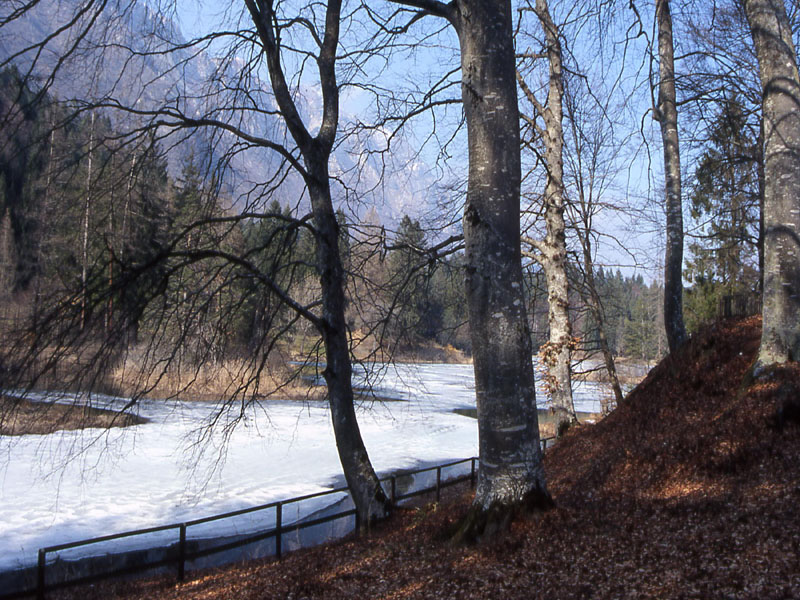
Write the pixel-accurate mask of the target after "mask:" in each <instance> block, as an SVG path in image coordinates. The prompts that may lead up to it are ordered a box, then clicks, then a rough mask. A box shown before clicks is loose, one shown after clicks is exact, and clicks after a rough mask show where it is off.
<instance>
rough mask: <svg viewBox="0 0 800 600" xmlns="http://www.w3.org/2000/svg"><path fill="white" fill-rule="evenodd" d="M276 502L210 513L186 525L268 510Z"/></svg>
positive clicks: (276, 503) (273, 506) (275, 504)
mask: <svg viewBox="0 0 800 600" xmlns="http://www.w3.org/2000/svg"><path fill="white" fill-rule="evenodd" d="M278 504H280V502H270V503H269V504H262V505H261V506H253V507H250V508H241V509H239V510H232V511H231V512H226V513H222V514H221V515H212V516H210V517H203V518H201V519H194V520H193V521H186V526H187V527H191V526H192V525H202V524H203V523H209V522H211V521H216V520H219V519H227V518H230V517H238V516H239V515H246V514H247V513H251V512H258V511H260V510H269V509H270V508H275V506H277V505H278Z"/></svg>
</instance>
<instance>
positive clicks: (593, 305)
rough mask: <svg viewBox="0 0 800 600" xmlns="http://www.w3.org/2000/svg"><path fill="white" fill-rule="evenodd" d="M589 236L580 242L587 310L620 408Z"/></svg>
mask: <svg viewBox="0 0 800 600" xmlns="http://www.w3.org/2000/svg"><path fill="white" fill-rule="evenodd" d="M589 235H590V232H589V231H586V238H585V239H583V240H581V247H582V249H583V265H584V271H585V272H586V275H585V277H586V285H587V286H588V288H589V298H588V304H589V310H590V311H591V313H592V317H593V318H594V320H595V323H597V337H598V340H599V342H600V351H601V352H602V353H603V361H604V362H605V365H606V372H607V373H608V378H609V380H610V381H611V389H612V390H613V392H614V400H615V401H616V403H617V406H620V405H622V401H623V399H624V397H623V395H622V386H620V384H619V377H618V376H617V366H616V364H615V363H614V355H613V354H612V352H611V348H610V347H609V345H608V337H607V336H606V320H605V315H604V314H603V303H602V300H601V299H600V294H599V293H598V292H597V285H596V283H595V279H594V261H593V260H592V247H591V242H590V241H589ZM600 403H601V406H602V410H603V414H608V413H609V412H611V411H610V407H609V406H608V402H607V401H606V400H604V399H601V400H600Z"/></svg>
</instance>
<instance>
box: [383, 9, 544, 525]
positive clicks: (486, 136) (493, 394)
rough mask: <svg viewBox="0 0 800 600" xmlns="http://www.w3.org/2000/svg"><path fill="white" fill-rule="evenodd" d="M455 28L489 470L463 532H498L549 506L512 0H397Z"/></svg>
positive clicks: (481, 423) (473, 328) (473, 318)
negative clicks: (527, 260) (525, 235)
mask: <svg viewBox="0 0 800 600" xmlns="http://www.w3.org/2000/svg"><path fill="white" fill-rule="evenodd" d="M397 3H398V4H403V5H406V6H411V7H414V8H416V9H419V10H420V11H421V12H420V13H417V14H416V15H415V16H414V17H412V18H413V19H415V20H416V19H418V18H420V17H421V16H424V15H435V16H438V17H442V18H445V19H447V21H448V22H449V23H450V24H451V25H452V26H453V28H454V29H455V31H456V33H457V35H458V40H459V44H460V49H461V89H462V102H463V106H464V114H465V118H466V123H467V133H468V140H469V184H468V189H467V200H466V206H465V209H464V220H463V223H464V243H465V248H466V295H467V305H468V314H469V325H470V336H471V338H472V348H473V364H474V368H475V393H476V400H477V407H478V436H479V451H480V470H479V475H478V487H477V491H476V494H475V499H474V500H473V504H472V510H471V511H470V514H469V515H468V517H467V518H466V520H465V521H464V523H463V524H462V527H461V530H460V533H459V534H458V536H457V537H459V538H462V539H474V538H480V537H484V536H490V535H492V534H493V533H494V532H496V531H497V530H498V529H499V528H503V527H505V526H507V525H508V523H509V522H510V520H511V518H512V517H513V515H514V514H515V512H516V511H517V510H518V509H520V508H522V507H525V508H534V507H547V506H550V505H551V503H552V500H551V499H550V496H549V494H548V493H547V490H546V486H545V478H544V471H543V468H542V462H541V460H542V456H541V449H540V447H539V426H538V418H537V412H536V401H535V390H534V380H533V368H532V364H531V346H530V332H529V331H528V324H527V318H526V314H525V301H524V298H523V287H522V266H521V249H520V214H519V197H520V177H521V167H520V137H519V110H518V105H517V90H516V77H515V66H514V44H513V37H512V14H511V2H510V1H503V2H492V3H489V2H484V1H483V0H456V1H455V2H451V3H449V4H445V3H443V2H439V1H438V0H407V1H406V0H398V2H397Z"/></svg>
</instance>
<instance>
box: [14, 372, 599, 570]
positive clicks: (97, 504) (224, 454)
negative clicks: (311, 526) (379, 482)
mask: <svg viewBox="0 0 800 600" xmlns="http://www.w3.org/2000/svg"><path fill="white" fill-rule="evenodd" d="M374 390H375V393H376V394H377V395H379V396H381V397H388V398H395V399H397V400H399V401H391V402H364V403H361V404H360V406H359V409H358V416H359V423H360V426H361V432H362V435H363V437H364V441H365V443H366V445H367V449H368V450H369V454H370V458H371V459H372V462H373V465H374V466H375V469H376V470H377V471H378V472H379V474H386V473H389V472H391V471H394V470H397V469H404V468H405V469H407V468H413V467H415V466H418V465H419V464H420V463H426V464H436V463H442V462H446V461H450V460H455V459H461V458H468V457H470V456H474V455H476V454H477V452H478V445H477V443H478V440H477V425H476V421H475V420H474V419H471V418H468V417H464V416H460V415H458V414H455V413H454V412H453V410H454V409H458V408H462V409H463V408H474V406H475V398H474V383H473V376H472V366H471V365H451V364H438V365H435V364H426V365H396V366H390V367H387V368H386V370H385V372H384V373H383V374H382V378H381V379H380V380H379V381H378V382H377V383H375V385H374ZM602 393H605V390H604V389H603V386H602V385H601V384H595V383H584V384H578V385H577V386H576V389H575V400H576V409H577V410H579V411H586V412H599V411H600V402H599V397H600V395H601V394H602ZM34 399H35V397H34ZM537 400H538V402H539V404H540V407H544V406H545V404H544V402H545V395H544V394H543V393H542V392H541V390H537ZM65 401H69V398H65ZM92 404H93V405H94V406H100V407H121V406H123V405H124V404H125V400H124V399H118V398H111V397H106V396H93V397H92ZM214 409H215V405H214V404H209V403H191V402H170V403H166V402H160V401H155V400H147V401H143V402H142V403H141V404H140V407H139V414H140V415H141V416H143V417H146V418H148V419H150V422H149V423H146V424H144V425H137V426H135V427H129V428H125V429H114V430H109V431H105V430H99V429H88V430H83V431H70V432H59V433H56V434H53V435H47V436H43V435H27V436H20V437H14V438H11V437H0V571H2V570H8V569H14V568H17V567H20V566H25V565H31V564H35V562H36V554H37V550H38V549H39V548H40V547H43V546H49V545H55V544H60V543H64V542H69V541H74V540H80V539H84V538H90V537H95V536H99V535H105V534H110V533H117V532H122V531H127V530H132V529H139V528H144V527H151V526H155V525H161V524H166V523H173V522H182V521H185V520H190V519H195V518H199V517H203V516H208V515H213V514H217V513H221V512H226V511H231V510H236V509H239V508H245V507H249V506H254V505H259V504H265V503H268V502H272V501H275V500H282V499H286V498H290V497H293V496H299V495H303V494H310V493H314V492H319V491H324V490H326V489H330V488H332V487H334V485H335V484H339V485H341V467H340V464H339V459H338V456H337V454H336V448H335V444H334V438H333V429H332V427H331V424H330V416H329V412H328V409H327V406H326V405H325V403H324V402H289V401H279V400H275V401H269V402H265V403H263V404H262V405H261V406H259V407H258V408H255V409H251V410H249V411H248V412H247V413H246V414H245V417H244V418H243V419H242V420H241V421H240V422H239V423H238V424H237V426H236V427H235V428H232V427H227V426H228V425H231V424H232V419H233V416H238V415H239V411H238V410H236V411H234V413H235V415H223V416H222V418H221V419H220V420H219V422H217V424H216V426H215V427H214V429H213V432H212V433H211V434H209V433H208V432H209V430H208V428H206V427H205V425H206V424H207V423H208V419H209V417H210V415H211V414H213V413H214V412H215V410H214ZM328 501H330V500H328ZM317 508H319V507H317ZM300 516H302V515H299V514H298V515H295V517H300ZM286 518H287V519H288V518H292V515H291V514H289V515H286ZM253 526H254V525H252V524H250V525H249V526H248V524H247V523H246V522H238V523H237V522H234V523H228V522H225V521H223V522H221V523H219V524H215V525H214V527H215V528H216V529H212V530H209V531H207V532H204V535H207V536H209V537H210V536H216V535H220V536H225V535H235V534H238V533H244V532H245V531H244V530H246V529H248V527H250V528H252V527H253ZM258 526H259V527H262V528H263V526H264V524H263V523H261V524H258Z"/></svg>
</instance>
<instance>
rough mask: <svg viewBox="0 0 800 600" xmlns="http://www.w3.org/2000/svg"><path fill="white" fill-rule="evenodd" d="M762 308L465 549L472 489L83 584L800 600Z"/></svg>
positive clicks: (787, 375)
mask: <svg viewBox="0 0 800 600" xmlns="http://www.w3.org/2000/svg"><path fill="white" fill-rule="evenodd" d="M759 334H760V332H759V323H758V320H757V319H749V320H745V321H731V322H725V323H722V324H717V325H715V326H712V327H711V328H709V329H707V330H706V331H704V332H703V333H701V334H700V335H698V336H696V337H695V338H694V339H693V340H692V341H691V342H690V343H689V344H688V346H687V347H686V348H684V350H683V351H681V352H680V353H678V354H677V355H676V356H674V357H670V358H668V359H666V360H665V361H664V362H663V363H662V364H660V365H659V366H658V367H657V368H656V369H654V370H653V372H651V374H650V375H649V376H648V377H647V379H646V380H645V381H643V382H642V383H641V384H640V385H639V386H638V387H637V388H636V389H635V390H634V391H633V392H631V394H630V396H629V398H628V400H627V401H626V403H625V405H623V406H621V407H620V408H618V409H617V410H616V411H615V412H614V413H613V414H612V415H610V416H609V417H607V418H606V419H605V420H604V421H603V422H601V423H599V424H597V425H595V426H581V427H578V428H576V429H575V430H573V431H571V432H570V433H569V434H568V435H567V436H566V438H565V439H563V440H562V441H561V442H559V443H558V444H557V445H556V446H555V447H554V448H553V449H552V450H550V451H548V454H547V457H546V468H547V473H548V477H549V485H550V489H551V492H552V493H553V496H554V498H555V500H556V503H557V508H556V509H554V510H551V511H549V512H547V513H544V514H539V515H532V516H528V517H526V518H523V519H520V520H518V521H517V522H516V523H514V525H513V526H512V529H511V531H510V532H508V533H507V534H505V535H503V536H502V537H500V538H499V539H497V540H495V541H494V542H491V543H487V544H483V545H479V546H475V547H453V546H452V545H451V544H450V543H449V542H448V537H447V532H448V530H449V529H450V528H452V526H453V525H454V524H455V523H457V521H458V518H459V517H460V516H461V515H463V514H464V512H465V510H466V508H467V506H468V503H469V493H468V492H462V493H460V494H459V495H457V496H456V497H455V498H451V499H449V500H448V501H446V502H443V503H441V504H439V505H427V506H425V507H421V508H413V509H408V508H406V509H402V510H400V511H398V514H397V515H396V516H395V517H394V518H393V519H391V520H390V521H389V522H388V523H384V524H382V525H381V526H379V527H378V529H377V530H376V531H374V532H373V533H372V534H371V535H369V536H365V537H362V538H354V539H350V540H346V541H344V542H340V543H337V544H333V545H328V546H325V547H320V548H315V549H310V550H306V551H301V552H297V553H295V554H293V555H291V556H289V557H287V558H286V559H284V560H283V561H282V562H252V563H245V564H242V565H235V566H231V567H227V568H224V569H219V570H215V571H208V572H203V573H198V574H195V577H194V579H193V580H192V581H189V582H187V583H185V584H183V585H175V583H174V582H173V581H169V580H154V581H135V582H123V583H113V584H107V585H102V586H99V587H98V588H97V589H95V590H93V591H90V590H81V591H76V592H74V593H75V597H78V596H80V597H82V598H84V599H86V598H90V597H92V594H95V597H103V598H106V597H123V598H198V599H200V598H203V599H206V598H215V599H216V598H219V599H222V598H296V599H299V598H326V599H332V598H384V599H401V598H775V599H777V598H787V599H788V598H800V527H799V526H798V522H799V521H798V510H797V507H798V504H800V423H799V422H800V394H798V390H800V369H798V368H797V366H791V367H786V368H782V369H778V370H775V371H773V372H771V373H770V374H769V377H768V378H767V379H766V380H765V382H762V383H759V384H758V385H753V386H750V387H749V388H747V387H743V386H742V381H743V378H744V377H745V375H746V372H747V370H748V367H749V366H750V364H751V363H752V361H753V359H754V356H755V351H756V350H757V347H758V340H759Z"/></svg>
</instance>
